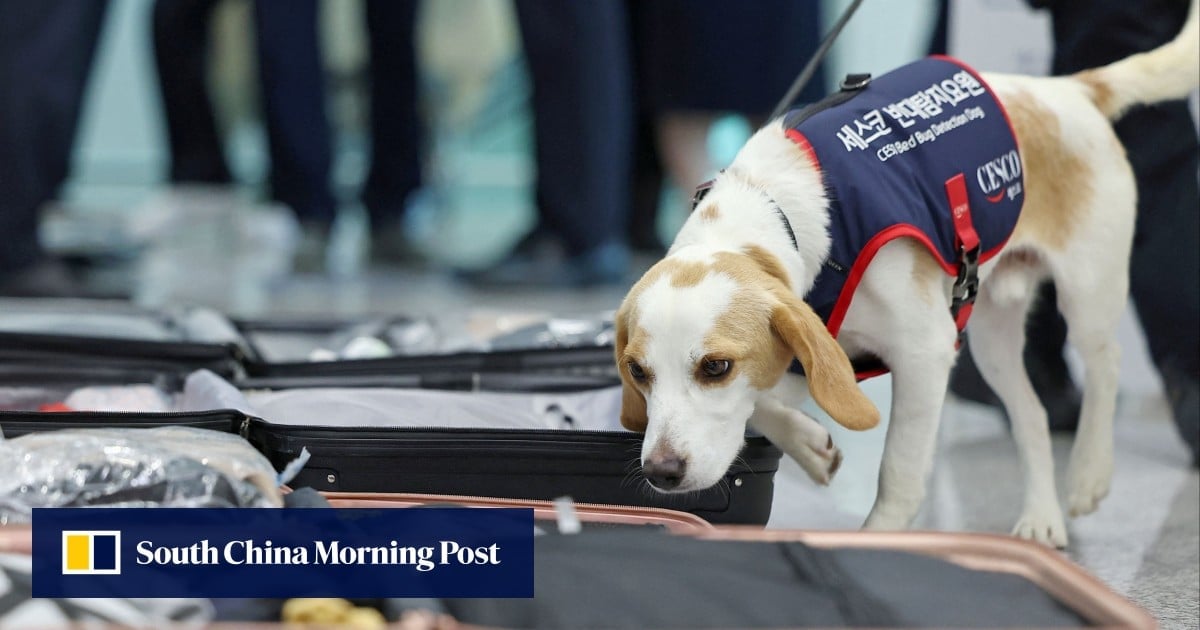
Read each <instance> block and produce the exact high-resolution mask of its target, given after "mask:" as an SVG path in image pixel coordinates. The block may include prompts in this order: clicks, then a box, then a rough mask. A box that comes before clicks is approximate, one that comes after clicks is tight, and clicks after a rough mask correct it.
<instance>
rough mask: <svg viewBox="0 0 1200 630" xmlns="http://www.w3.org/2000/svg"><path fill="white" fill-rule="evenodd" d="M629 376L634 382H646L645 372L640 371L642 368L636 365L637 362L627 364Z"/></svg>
mask: <svg viewBox="0 0 1200 630" xmlns="http://www.w3.org/2000/svg"><path fill="white" fill-rule="evenodd" d="M629 375H630V376H632V377H633V380H635V381H644V380H646V371H645V370H643V369H642V366H640V365H638V363H637V361H630V362H629Z"/></svg>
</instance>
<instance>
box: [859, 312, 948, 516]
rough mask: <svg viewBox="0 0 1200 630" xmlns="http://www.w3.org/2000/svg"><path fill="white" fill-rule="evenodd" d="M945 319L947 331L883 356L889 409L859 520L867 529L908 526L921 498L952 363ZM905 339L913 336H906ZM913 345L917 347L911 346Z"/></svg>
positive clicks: (930, 467)
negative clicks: (875, 480) (871, 495)
mask: <svg viewBox="0 0 1200 630" xmlns="http://www.w3.org/2000/svg"><path fill="white" fill-rule="evenodd" d="M942 317H945V315H942ZM945 319H946V323H947V324H948V325H949V328H948V330H946V331H943V332H947V334H933V335H930V337H931V338H930V339H928V340H922V341H921V342H920V345H919V346H914V348H909V349H908V350H906V351H897V352H895V353H894V354H893V356H891V357H889V358H888V366H889V367H890V368H891V370H892V411H891V417H890V420H889V423H888V432H887V441H886V443H885V445H884V450H883V461H882V463H881V464H880V468H879V492H878V494H877V495H876V498H875V505H874V506H873V507H872V508H871V513H870V515H868V516H867V520H866V523H865V524H864V525H863V527H865V528H866V529H880V530H898V529H906V528H908V527H909V525H910V524H911V523H912V521H913V519H914V518H915V517H916V516H917V512H918V511H919V510H920V509H921V503H922V501H924V499H925V489H926V483H927V482H928V480H929V473H930V471H931V470H932V469H933V457H934V453H935V451H936V449H937V434H938V425H939V422H940V420H941V415H942V404H943V403H944V402H945V399H946V384H947V382H948V381H949V379H950V368H951V367H952V366H953V365H954V355H955V353H954V350H953V348H954V342H953V340H954V337H953V334H954V324H953V322H951V321H950V320H949V318H948V317H945ZM926 321H938V320H937V319H936V318H930V319H929V320H926ZM940 328H945V327H944V326H943V327H940ZM930 332H934V331H932V330H930ZM909 341H916V340H915V338H912V337H910V338H909ZM905 345H906V346H908V345H910V344H909V343H907V342H906V343H905ZM916 347H920V350H917V351H914V350H915V348H916Z"/></svg>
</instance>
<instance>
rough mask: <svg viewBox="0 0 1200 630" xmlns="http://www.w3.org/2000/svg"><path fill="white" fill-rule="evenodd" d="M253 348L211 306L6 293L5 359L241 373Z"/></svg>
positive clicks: (0, 354)
mask: <svg viewBox="0 0 1200 630" xmlns="http://www.w3.org/2000/svg"><path fill="white" fill-rule="evenodd" d="M249 352H250V349H249V347H248V346H247V345H246V344H245V343H244V340H243V339H242V337H241V336H240V333H238V332H237V330H236V329H235V328H234V327H233V324H232V323H231V322H230V321H229V320H227V319H225V318H224V316H222V315H220V314H218V313H216V312H214V311H211V310H208V309H199V308H196V309H171V310H162V311H156V310H150V309H143V308H139V307H136V306H133V305H131V304H129V303H127V302H119V301H105V300H65V299H0V364H6V365H20V366H28V365H42V366H68V367H72V368H81V367H95V368H106V369H124V368H128V369H146V370H154V371H159V372H167V371H174V372H177V373H186V372H188V371H191V370H197V369H208V370H212V371H213V372H216V373H218V374H221V375H222V376H230V377H231V376H235V375H237V374H240V373H241V370H242V364H243V363H244V362H246V361H249V360H251V357H249V356H248V353H249Z"/></svg>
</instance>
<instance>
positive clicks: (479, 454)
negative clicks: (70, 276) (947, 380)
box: [0, 370, 782, 525]
mask: <svg viewBox="0 0 1200 630" xmlns="http://www.w3.org/2000/svg"><path fill="white" fill-rule="evenodd" d="M93 372H94V371H93V370H84V371H79V370H74V371H67V372H65V373H63V374H58V375H54V377H55V378H59V379H60V380H61V381H63V382H66V381H68V380H69V379H70V378H72V377H74V378H77V379H78V378H82V376H86V375H87V374H92V373H93ZM122 374H124V375H126V376H127V377H128V378H130V379H131V380H132V379H133V375H135V374H141V375H143V376H147V375H148V376H153V372H136V371H125V372H121V371H117V370H114V371H113V373H112V374H111V375H106V376H111V377H112V378H113V379H117V378H118V377H119V376H121V375H122ZM51 376H52V374H51V373H50V371H49V370H47V373H46V374H45V375H44V376H42V377H36V378H50V377H51ZM29 378H31V379H32V378H35V377H32V376H31V377H29ZM159 379H160V380H174V379H173V378H172V377H170V376H162V377H159ZM363 379H365V380H366V381H367V382H366V383H365V384H367V385H378V384H380V383H385V384H393V385H394V384H406V385H408V386H409V388H408V389H395V388H392V389H379V388H373V387H363V388H346V387H341V388H336V389H329V388H326V389H320V388H318V389H312V388H307V387H303V386H306V385H313V384H321V383H337V384H339V385H343V384H345V383H346V382H348V381H350V382H353V381H361V380H363ZM143 380H146V379H143ZM268 381H269V383H268ZM82 382H83V383H87V381H82ZM4 383H5V381H4V380H3V379H2V378H0V394H2V393H3V385H4ZM89 384H90V383H89ZM257 384H258V385H264V384H271V385H273V386H274V391H276V392H288V393H295V394H301V395H309V396H313V397H315V402H303V404H301V405H300V407H301V410H303V411H308V410H310V409H314V408H318V405H326V406H327V408H328V409H329V412H328V416H327V417H328V419H327V420H326V416H321V417H319V418H317V420H318V423H317V424H315V425H314V424H311V423H309V424H305V423H302V422H299V421H298V418H295V417H293V416H292V412H290V411H287V410H284V411H282V412H280V413H279V414H278V415H274V414H263V415H265V416H267V419H264V418H258V417H253V416H251V415H249V414H246V413H242V412H238V411H228V410H226V411H206V412H168V413H119V412H107V413H97V412H71V413H38V412H35V411H30V410H28V409H27V410H24V411H9V412H2V411H0V431H2V432H3V434H4V435H6V436H9V437H16V436H19V435H23V434H25V433H28V432H31V431H44V430H54V429H61V428H78V427H101V426H116V427H139V426H143V427H155V426H164V425H170V424H182V425H186V426H193V427H200V428H209V429H215V430H219V431H235V432H237V433H238V434H240V435H241V436H242V437H244V438H246V439H247V440H249V441H250V443H251V444H252V445H254V447H255V448H256V449H258V450H259V451H260V452H262V453H263V454H264V455H266V456H267V458H268V459H269V460H270V461H271V462H272V464H273V465H274V466H275V467H276V469H277V470H282V469H283V467H284V466H285V465H287V464H288V463H289V462H291V461H293V460H295V459H296V458H297V457H299V456H300V454H301V452H302V451H303V450H304V449H305V448H307V449H308V453H309V455H310V459H309V460H308V462H307V464H306V465H305V466H304V468H303V469H301V471H300V473H299V475H298V476H297V477H296V478H295V479H294V481H293V485H295V486H296V487H304V486H308V487H312V488H314V489H317V490H330V491H354V492H422V493H433V494H454V495H487V496H499V497H508V498H518V499H542V500H548V499H553V498H555V497H559V496H571V497H573V498H574V499H575V500H578V501H581V502H586V503H599V504H611V505H632V506H643V507H664V508H670V509H677V510H682V511H687V512H691V513H694V514H696V515H699V516H701V517H703V518H706V519H708V520H711V521H713V522H719V523H740V524H757V525H762V524H765V523H766V522H767V520H768V518H769V517H770V512H771V502H772V500H773V498H774V475H775V472H776V471H777V470H778V467H779V460H780V458H781V457H782V453H781V451H779V449H778V448H776V447H775V446H774V445H772V444H770V442H768V441H767V440H766V439H765V438H761V437H752V438H748V439H747V442H746V447H745V450H744V451H743V452H742V455H741V458H740V459H739V461H738V462H737V463H736V464H735V465H734V466H733V467H732V468H731V469H730V471H729V472H728V473H727V475H726V477H725V479H724V482H723V483H721V484H719V485H718V486H716V487H714V488H711V489H709V490H706V491H703V492H698V493H690V494H687V495H665V494H660V493H657V492H654V491H652V490H651V489H650V488H648V487H647V486H646V485H645V482H644V481H643V480H642V479H641V478H640V477H639V476H638V475H639V470H640V469H639V467H638V465H637V459H638V454H639V453H640V450H641V439H642V438H641V436H640V435H638V434H634V433H630V432H628V431H625V430H623V429H621V428H620V427H619V425H618V423H617V411H616V409H617V404H618V402H619V392H618V390H617V389H615V388H614V387H613V386H614V384H615V381H613V380H612V379H611V378H608V377H599V376H585V375H568V374H491V373H462V372H451V373H445V374H437V373H429V374H423V375H419V374H414V375H407V376H404V375H401V376H373V377H334V378H329V377H324V378H322V379H316V378H304V379H286V378H274V379H264V380H263V381H260V382H258V383H257ZM413 385H416V386H419V387H422V388H425V389H421V390H417V389H415V388H413V387H412V386H413ZM176 387H178V386H177V385H176ZM451 390H458V391H451ZM462 390H467V393H464V392H463V391H462ZM256 392H257V394H258V395H260V396H261V395H264V394H263V392H259V391H258V390H252V391H251V392H249V394H250V395H251V398H252V400H251V404H254V400H253V398H254V396H255V394H256ZM323 392H326V393H324V394H323ZM328 392H332V394H328ZM497 392H503V393H502V394H498V393H497ZM530 392H535V393H530ZM380 393H382V394H387V395H389V396H392V397H393V398H394V397H395V396H397V395H400V396H401V400H402V402H397V403H394V404H392V405H391V406H390V407H386V408H384V409H383V410H381V411H378V412H377V413H376V414H375V415H376V416H377V417H376V418H374V419H373V420H372V422H371V423H366V422H358V424H359V426H353V425H354V424H356V422H355V420H354V419H353V416H354V414H356V413H358V408H359V407H361V406H362V404H361V403H362V402H363V398H364V397H367V396H371V395H379V394H380ZM333 394H336V395H338V396H341V397H342V399H343V400H345V401H346V402H345V404H344V405H343V404H339V403H338V402H337V400H338V399H330V398H329V397H330V396H331V395H333ZM417 395H420V396H430V397H434V399H435V400H436V401H438V403H439V404H441V401H446V402H445V404H444V405H442V406H437V405H434V406H429V405H427V406H426V407H425V408H426V411H425V412H421V411H414V410H413V406H412V405H411V404H406V403H404V402H403V400H412V399H413V398H412V397H413V396H417ZM489 396H490V397H493V398H495V397H501V398H504V399H505V400H506V401H507V400H511V399H514V398H515V399H516V400H518V402H519V403H520V404H518V405H517V407H518V408H523V407H529V408H531V409H532V408H533V406H534V405H535V404H542V405H547V404H549V405H550V407H553V406H554V405H555V404H557V403H558V402H561V401H567V400H575V399H578V398H581V397H582V400H583V401H585V402H587V401H596V400H599V401H601V408H602V409H601V411H600V412H595V411H591V410H593V409H594V408H595V404H592V403H588V404H584V403H582V402H581V403H574V404H575V407H576V408H577V409H578V410H582V411H583V412H585V413H584V414H583V415H580V414H579V413H576V411H575V410H572V406H571V404H568V403H566V402H564V403H563V404H564V405H565V407H564V409H565V410H566V411H562V410H558V411H554V410H552V409H547V413H548V414H552V417H553V418H556V419H559V418H560V416H561V420H562V422H561V424H555V425H554V426H553V427H547V426H544V425H543V424H538V421H540V420H541V419H542V418H543V417H551V416H543V415H540V414H535V413H533V412H530V413H528V414H526V415H523V416H522V415H520V414H515V413H512V414H509V413H507V412H506V409H508V408H507V407H503V408H499V411H493V410H491V409H489V408H487V402H486V400H488V399H486V397H489ZM481 400H484V402H480V401H481ZM480 405H482V406H483V407H484V412H485V413H484V416H483V417H482V419H478V418H480V414H479V413H477V412H471V413H468V411H469V408H471V407H473V406H474V407H478V406H480ZM589 405H590V406H589ZM34 408H36V407H34ZM604 408H607V409H609V411H603V409H604ZM263 410H264V411H266V410H269V408H264V409H263ZM553 414H558V415H553ZM571 414H573V415H571ZM438 416H451V418H450V419H451V420H456V421H459V425H460V426H447V425H446V421H445V420H440V421H439V420H437V418H438ZM585 416H586V419H585ZM465 417H470V418H477V419H478V422H476V423H475V424H472V422H473V421H468V420H463V418H465ZM531 419H532V420H531ZM372 424H373V425H376V426H369V425H372ZM439 424H440V425H441V426H435V425H439ZM380 425H382V426H380ZM489 427H492V428H489ZM495 427H507V428H495ZM571 427H577V428H571Z"/></svg>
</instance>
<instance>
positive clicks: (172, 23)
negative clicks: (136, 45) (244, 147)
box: [151, 0, 231, 184]
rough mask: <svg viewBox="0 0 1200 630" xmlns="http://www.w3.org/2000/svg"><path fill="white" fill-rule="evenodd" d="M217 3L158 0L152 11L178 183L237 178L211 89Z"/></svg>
mask: <svg viewBox="0 0 1200 630" xmlns="http://www.w3.org/2000/svg"><path fill="white" fill-rule="evenodd" d="M216 4H217V0H158V1H157V2H155V3H154V9H153V11H152V14H151V37H152V40H153V42H154V64H155V66H156V67H157V69H158V89H159V95H160V96H161V97H162V105H163V119H164V122H165V123H166V128H167V146H168V149H169V152H170V158H169V159H170V163H169V165H168V173H169V175H168V176H169V179H170V181H171V182H172V183H209V184H226V183H229V181H230V180H231V178H230V176H229V167H228V166H226V164H225V154H224V149H223V148H222V143H221V137H220V135H219V134H218V133H217V123H216V120H215V119H214V117H213V108H212V102H211V100H210V99H209V94H208V58H209V48H210V46H209V43H210V42H209V40H210V37H209V30H210V27H211V23H212V12H213V9H214V8H215V7H216Z"/></svg>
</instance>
